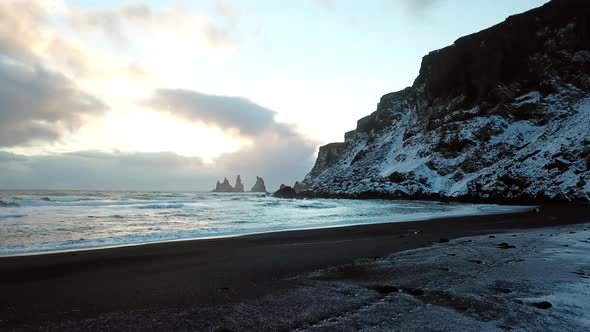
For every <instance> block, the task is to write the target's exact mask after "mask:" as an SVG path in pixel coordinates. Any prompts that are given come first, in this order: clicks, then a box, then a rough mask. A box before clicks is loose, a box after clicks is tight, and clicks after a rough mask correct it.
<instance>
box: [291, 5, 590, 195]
mask: <svg viewBox="0 0 590 332" xmlns="http://www.w3.org/2000/svg"><path fill="white" fill-rule="evenodd" d="M303 184H304V186H305V188H306V191H304V195H307V196H343V197H390V198H394V197H400V198H450V199H464V200H482V201H496V202H498V201H505V202H517V201H527V202H532V201H545V200H565V201H572V200H579V201H588V200H590V6H589V5H588V1H587V0H554V1H551V2H549V3H547V4H546V5H544V6H542V7H540V8H537V9H533V10H531V11H528V12H526V13H523V14H520V15H515V16H511V17H509V18H508V19H507V20H506V21H504V22H503V23H500V24H498V25H496V26H493V27H491V28H489V29H486V30H483V31H481V32H478V33H476V34H473V35H469V36H466V37H463V38H460V39H458V40H457V41H456V42H455V43H454V44H453V45H451V46H449V47H446V48H444V49H441V50H438V51H434V52H431V53H430V54H428V55H427V56H425V57H424V58H423V61H422V67H421V69H420V74H419V76H418V78H417V79H416V80H415V82H414V84H413V86H412V87H409V88H406V89H404V90H402V91H399V92H395V93H390V94H387V95H385V96H383V97H382V98H381V101H380V102H379V105H378V107H377V110H376V111H375V112H374V113H372V114H371V115H369V116H367V117H365V118H362V119H360V120H359V121H358V124H357V128H356V130H353V131H351V132H348V133H346V134H345V141H344V142H343V143H331V144H328V145H326V146H323V147H321V148H320V151H319V155H318V158H317V161H316V164H315V166H314V167H313V169H312V170H311V172H310V173H309V174H308V175H307V176H306V177H305V179H304V181H303Z"/></svg>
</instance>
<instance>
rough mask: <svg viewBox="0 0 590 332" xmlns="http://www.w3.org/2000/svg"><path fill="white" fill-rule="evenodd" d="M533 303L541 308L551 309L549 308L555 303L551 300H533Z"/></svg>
mask: <svg viewBox="0 0 590 332" xmlns="http://www.w3.org/2000/svg"><path fill="white" fill-rule="evenodd" d="M531 304H532V305H533V307H536V308H539V309H549V308H551V307H553V304H551V302H547V301H543V302H533V303H531Z"/></svg>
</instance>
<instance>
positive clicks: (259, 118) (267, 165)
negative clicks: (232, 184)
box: [143, 89, 316, 188]
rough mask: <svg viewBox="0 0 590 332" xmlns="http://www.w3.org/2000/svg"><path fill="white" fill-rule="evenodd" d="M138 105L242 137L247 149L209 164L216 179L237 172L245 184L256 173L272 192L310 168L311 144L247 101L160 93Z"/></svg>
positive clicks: (191, 93)
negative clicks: (213, 168) (217, 172)
mask: <svg viewBox="0 0 590 332" xmlns="http://www.w3.org/2000/svg"><path fill="white" fill-rule="evenodd" d="M143 104H145V105H148V106H150V107H151V108H153V109H154V110H159V111H167V112H169V113H171V114H173V115H175V116H179V117H181V118H185V119H187V120H189V121H194V122H201V123H206V124H210V125H214V126H217V127H219V128H222V129H237V130H239V132H240V134H241V135H245V136H247V137H248V138H249V139H250V140H251V141H252V142H253V144H252V145H250V146H247V147H245V148H243V149H241V150H239V151H236V152H233V153H229V154H225V155H222V156H221V157H219V158H217V159H216V160H215V161H214V163H215V166H216V167H218V168H219V170H220V172H219V176H218V177H219V178H223V177H224V176H230V175H234V174H241V175H242V176H243V178H244V179H245V181H246V184H248V183H247V179H248V178H250V179H255V178H256V176H257V175H258V176H263V177H264V179H265V181H266V183H268V184H269V187H270V188H272V187H273V186H276V187H278V186H279V185H280V184H281V183H289V184H292V183H293V182H294V181H295V180H301V179H302V178H303V176H304V175H305V174H306V173H307V172H308V171H309V170H310V169H311V167H312V165H313V161H314V151H315V147H316V143H315V142H312V141H310V140H308V139H307V138H305V137H304V136H302V135H301V134H299V133H298V132H297V131H296V130H294V128H293V127H291V126H289V125H287V124H284V123H278V122H276V121H275V112H274V111H272V110H270V109H267V108H265V107H262V106H260V105H257V104H255V103H253V102H251V101H250V100H248V99H245V98H241V97H228V96H215V95H207V94H202V93H199V92H196V91H190V90H165V89H160V90H157V91H155V93H154V96H153V98H151V99H150V100H148V101H146V102H144V103H143Z"/></svg>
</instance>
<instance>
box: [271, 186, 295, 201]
mask: <svg viewBox="0 0 590 332" xmlns="http://www.w3.org/2000/svg"><path fill="white" fill-rule="evenodd" d="M272 195H273V196H274V197H279V198H296V197H297V192H295V189H293V188H292V187H289V186H285V185H284V184H282V185H281V188H280V189H279V190H277V191H275V192H274V194H272Z"/></svg>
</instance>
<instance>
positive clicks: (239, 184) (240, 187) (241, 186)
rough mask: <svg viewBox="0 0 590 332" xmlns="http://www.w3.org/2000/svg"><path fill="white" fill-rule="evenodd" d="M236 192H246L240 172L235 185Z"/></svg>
mask: <svg viewBox="0 0 590 332" xmlns="http://www.w3.org/2000/svg"><path fill="white" fill-rule="evenodd" d="M234 192H237V193H243V192H244V184H242V178H241V177H240V175H239V174H238V177H237V178H236V185H235V187H234Z"/></svg>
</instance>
